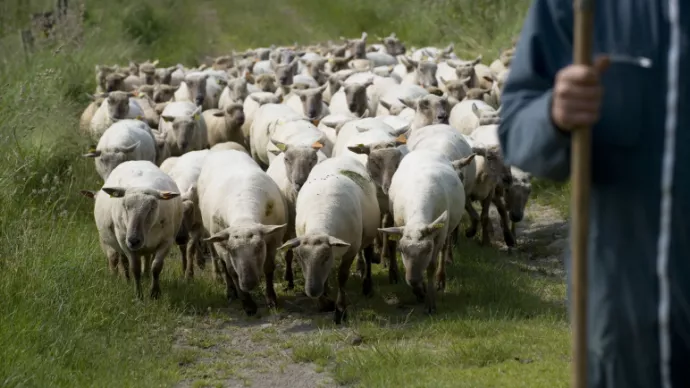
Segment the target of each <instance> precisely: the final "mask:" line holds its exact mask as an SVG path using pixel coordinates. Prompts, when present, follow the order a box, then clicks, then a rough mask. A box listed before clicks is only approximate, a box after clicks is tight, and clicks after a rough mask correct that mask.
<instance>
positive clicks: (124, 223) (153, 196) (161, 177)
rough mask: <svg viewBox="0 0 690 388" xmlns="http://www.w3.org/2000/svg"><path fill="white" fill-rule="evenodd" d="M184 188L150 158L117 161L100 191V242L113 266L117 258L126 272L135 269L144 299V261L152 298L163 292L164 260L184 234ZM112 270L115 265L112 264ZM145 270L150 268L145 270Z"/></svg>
mask: <svg viewBox="0 0 690 388" xmlns="http://www.w3.org/2000/svg"><path fill="white" fill-rule="evenodd" d="M179 196H180V192H179V189H178V187H177V185H176V184H175V181H173V179H172V178H170V177H169V176H168V175H167V174H166V173H164V172H163V171H161V170H160V169H159V168H158V167H156V165H155V164H153V163H151V162H149V161H143V160H138V161H127V162H124V163H122V164H120V165H118V166H117V167H116V168H115V169H114V170H113V172H112V173H111V174H110V176H108V179H107V180H106V182H105V184H104V185H103V187H102V189H101V191H99V192H98V194H97V195H96V199H95V200H96V203H95V208H94V218H95V219H96V228H97V229H98V234H99V240H100V243H101V246H102V247H103V248H104V251H105V253H106V255H109V260H110V262H111V265H112V264H113V262H114V261H115V265H116V264H117V263H116V260H117V259H118V257H126V258H127V259H128V260H127V261H123V262H122V264H123V266H124V267H125V274H128V273H129V269H131V271H132V275H133V277H134V281H135V285H136V294H137V297H139V298H142V297H143V293H142V289H141V260H142V258H144V262H145V267H146V266H147V265H146V264H147V263H148V261H149V259H148V258H147V257H148V256H153V262H152V264H151V272H152V275H153V276H152V280H151V292H150V295H151V298H158V297H159V296H160V292H161V291H160V282H159V279H160V273H161V271H162V270H163V262H164V260H165V257H166V256H167V255H168V252H169V251H170V247H171V246H172V245H173V244H174V243H175V241H176V240H179V239H181V238H183V236H181V233H180V232H183V227H182V200H181V199H180V198H179ZM111 268H112V267H111ZM145 272H146V269H145Z"/></svg>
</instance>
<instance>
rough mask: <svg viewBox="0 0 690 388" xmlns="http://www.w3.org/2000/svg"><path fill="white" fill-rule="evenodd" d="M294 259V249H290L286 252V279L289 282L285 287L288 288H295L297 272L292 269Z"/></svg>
mask: <svg viewBox="0 0 690 388" xmlns="http://www.w3.org/2000/svg"><path fill="white" fill-rule="evenodd" d="M292 259H293V252H292V249H289V250H288V251H287V252H286V253H285V281H286V282H287V286H286V287H285V289H286V290H294V289H295V273H294V272H293V270H292Z"/></svg>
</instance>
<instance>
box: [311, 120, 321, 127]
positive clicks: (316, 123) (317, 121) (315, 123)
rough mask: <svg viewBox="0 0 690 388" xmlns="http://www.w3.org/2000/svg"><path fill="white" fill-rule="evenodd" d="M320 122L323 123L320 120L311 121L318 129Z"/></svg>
mask: <svg viewBox="0 0 690 388" xmlns="http://www.w3.org/2000/svg"><path fill="white" fill-rule="evenodd" d="M320 122H321V120H319V119H313V120H311V123H312V124H314V125H315V126H317V127H318V126H319V123H320Z"/></svg>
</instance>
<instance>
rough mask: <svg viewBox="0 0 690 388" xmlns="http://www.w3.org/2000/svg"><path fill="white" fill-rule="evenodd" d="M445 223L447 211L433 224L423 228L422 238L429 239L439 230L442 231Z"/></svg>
mask: <svg viewBox="0 0 690 388" xmlns="http://www.w3.org/2000/svg"><path fill="white" fill-rule="evenodd" d="M447 222H448V210H444V211H443V213H442V214H441V215H440V216H438V218H437V219H435V220H434V222H432V223H431V224H429V225H427V226H426V228H424V233H423V235H424V237H429V236H432V235H434V234H436V233H438V232H439V231H440V230H441V229H443V228H444V227H445V226H446V223H447Z"/></svg>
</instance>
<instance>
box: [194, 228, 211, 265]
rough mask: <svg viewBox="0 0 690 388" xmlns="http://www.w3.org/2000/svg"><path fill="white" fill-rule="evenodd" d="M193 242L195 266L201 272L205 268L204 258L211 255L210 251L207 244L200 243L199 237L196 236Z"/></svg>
mask: <svg viewBox="0 0 690 388" xmlns="http://www.w3.org/2000/svg"><path fill="white" fill-rule="evenodd" d="M193 240H194V247H195V253H196V256H195V258H196V265H197V267H199V269H200V270H202V271H203V270H204V268H206V257H207V256H210V255H211V251H210V249H209V246H208V244H206V243H202V242H201V236H199V235H197V236H195V237H194V238H193Z"/></svg>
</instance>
